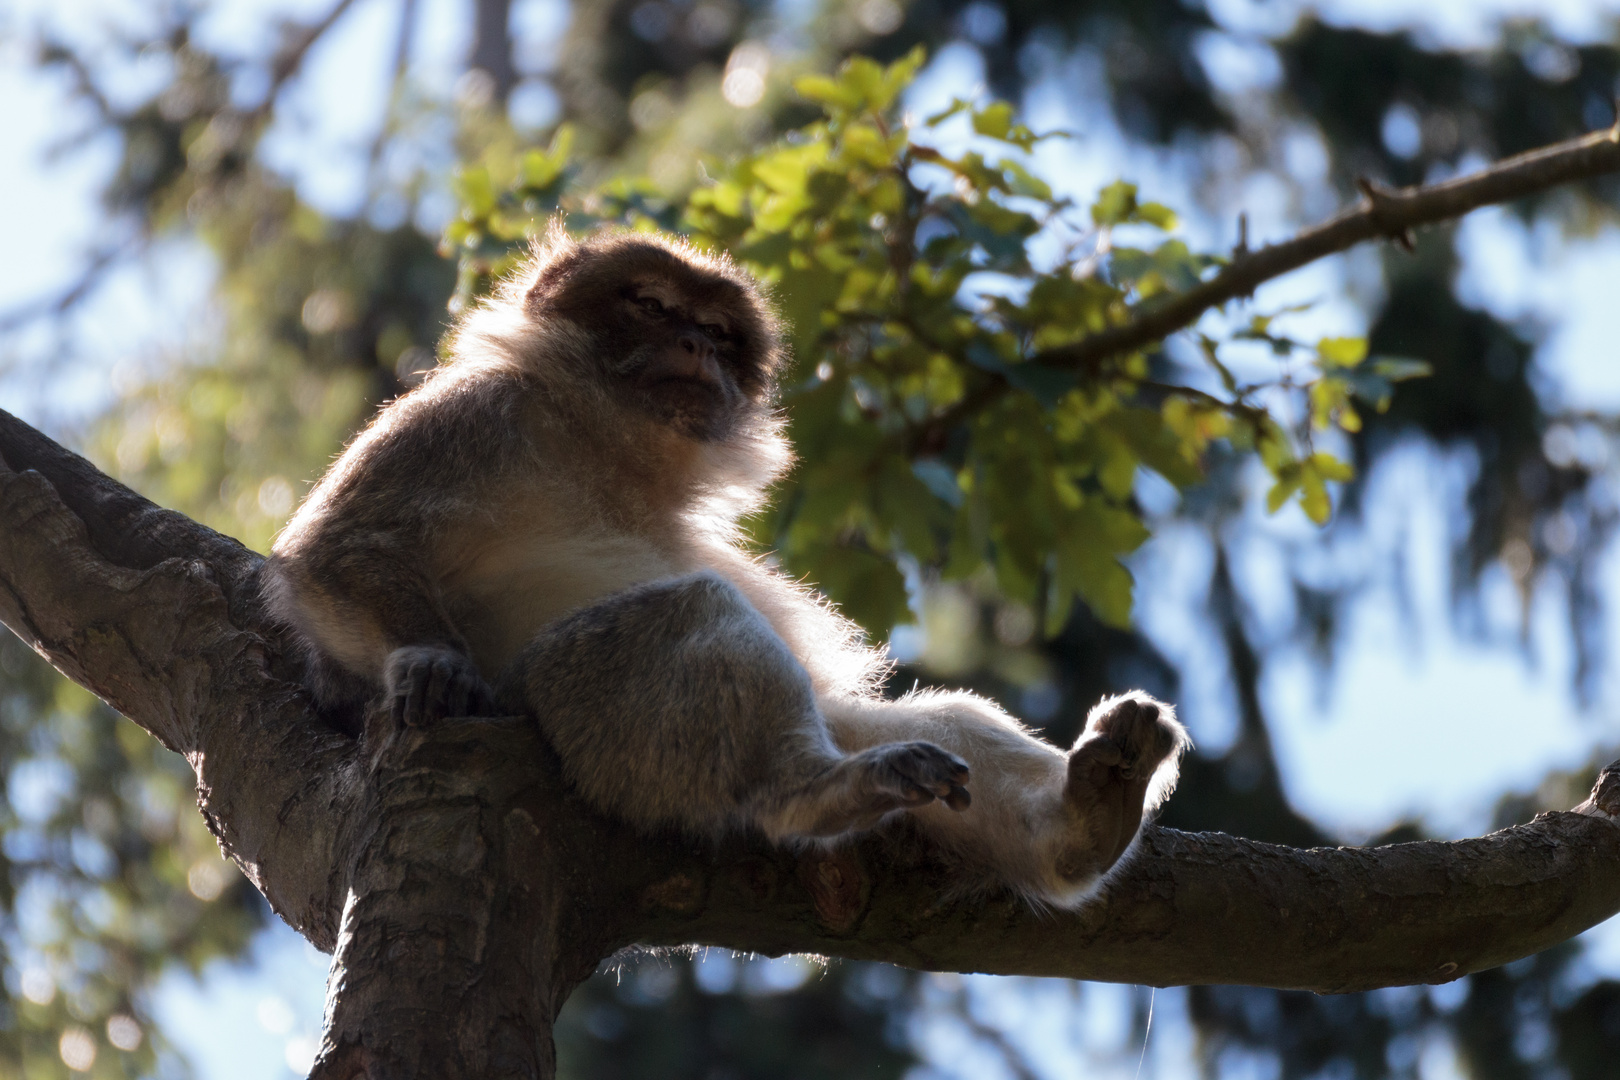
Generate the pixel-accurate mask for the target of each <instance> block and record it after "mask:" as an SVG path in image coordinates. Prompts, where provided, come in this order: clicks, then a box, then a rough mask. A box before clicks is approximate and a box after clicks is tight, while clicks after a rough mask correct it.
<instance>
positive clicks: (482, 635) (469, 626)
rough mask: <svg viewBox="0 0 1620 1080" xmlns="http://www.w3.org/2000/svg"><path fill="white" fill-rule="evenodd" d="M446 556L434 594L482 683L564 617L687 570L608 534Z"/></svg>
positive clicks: (537, 539)
mask: <svg viewBox="0 0 1620 1080" xmlns="http://www.w3.org/2000/svg"><path fill="white" fill-rule="evenodd" d="M447 555H449V558H448V559H447V560H446V562H447V565H446V566H445V567H444V568H443V570H442V571H441V574H440V587H441V588H442V590H443V595H444V598H445V602H446V605H447V606H448V607H449V609H450V611H449V614H450V617H451V619H452V620H453V621H454V622H455V623H456V627H457V629H459V630H460V631H461V632H462V634H463V635H464V636H465V637H466V638H467V643H468V644H469V645H470V646H471V647H472V653H473V659H474V661H476V662H477V664H478V668H479V670H480V671H481V672H482V673H483V674H484V676H485V677H486V678H493V677H494V675H495V673H496V672H498V671H500V670H501V668H503V667H505V666H506V663H507V662H508V661H509V660H511V659H512V657H514V656H515V655H517V653H518V651H519V650H521V649H522V648H523V647H524V646H525V645H527V644H528V643H529V641H530V640H532V639H533V638H534V635H535V634H536V633H537V632H538V631H539V630H540V629H541V628H542V627H544V626H546V625H547V624H549V623H552V622H555V621H556V620H557V619H560V618H561V617H562V616H564V615H567V614H568V613H569V612H571V611H577V610H578V609H580V608H582V607H586V606H588V605H590V604H592V603H595V602H596V601H598V600H601V599H603V598H604V597H607V596H610V595H612V594H613V593H616V592H619V591H621V590H623V589H627V588H629V587H630V586H632V585H636V584H640V583H641V582H645V581H654V580H657V579H658V578H663V577H669V576H671V575H674V574H680V573H684V572H686V570H688V569H689V568H688V567H686V566H683V565H681V564H680V561H679V560H677V559H675V558H672V557H671V556H670V555H668V554H667V553H665V552H661V551H659V550H658V549H656V548H655V547H653V546H652V545H651V544H649V543H646V542H645V541H641V540H639V539H636V538H634V537H626V536H623V535H612V534H604V535H584V536H574V537H567V538H558V537H547V536H544V535H539V536H536V535H530V536H526V537H518V538H513V539H512V540H509V541H506V542H501V543H494V544H487V543H486V544H483V545H479V546H477V547H476V548H472V549H468V548H463V549H462V551H461V552H460V553H459V556H460V557H459V558H458V557H457V555H458V553H457V552H454V551H451V552H447Z"/></svg>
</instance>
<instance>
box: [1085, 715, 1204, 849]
mask: <svg viewBox="0 0 1620 1080" xmlns="http://www.w3.org/2000/svg"><path fill="white" fill-rule="evenodd" d="M1185 742H1186V736H1185V734H1184V733H1183V731H1182V729H1181V725H1179V724H1177V723H1176V721H1175V719H1174V713H1173V712H1171V710H1170V708H1169V706H1167V705H1162V704H1160V703H1159V702H1157V701H1155V700H1154V699H1153V698H1151V697H1149V696H1148V695H1146V694H1143V693H1140V692H1135V693H1131V694H1127V695H1124V696H1121V697H1118V698H1113V699H1110V700H1108V701H1105V702H1103V703H1102V704H1101V705H1099V706H1097V708H1095V709H1093V710H1092V712H1091V716H1090V717H1089V718H1087V720H1086V730H1085V732H1084V733H1083V734H1082V735H1081V736H1080V738H1079V740H1078V741H1077V742H1076V743H1075V744H1074V749H1073V750H1071V751H1069V772H1068V778H1067V781H1066V783H1065V784H1064V787H1063V801H1064V803H1065V804H1066V806H1067V807H1068V809H1069V812H1070V815H1071V820H1072V821H1074V822H1075V824H1074V826H1073V833H1074V835H1073V836H1072V837H1071V839H1070V842H1069V843H1068V844H1066V845H1065V849H1066V850H1065V855H1064V857H1063V859H1062V860H1061V861H1062V862H1064V863H1065V864H1066V865H1065V866H1064V867H1063V869H1062V872H1063V873H1064V875H1065V876H1067V877H1074V878H1079V877H1084V876H1087V875H1094V874H1100V873H1102V872H1104V871H1106V870H1107V869H1108V868H1109V867H1111V866H1113V865H1114V863H1116V862H1118V861H1119V857H1120V856H1121V855H1123V854H1125V849H1126V848H1127V847H1129V846H1130V843H1131V841H1132V840H1134V839H1135V838H1136V832H1137V830H1138V829H1139V828H1140V827H1141V825H1142V815H1143V813H1144V812H1145V810H1146V805H1145V804H1146V801H1147V797H1148V787H1149V785H1150V784H1151V783H1152V782H1153V777H1154V774H1155V773H1156V772H1157V771H1158V769H1159V766H1160V765H1162V764H1164V762H1165V760H1166V759H1167V758H1170V757H1171V756H1172V755H1173V754H1176V753H1178V752H1179V751H1180V749H1181V747H1182V746H1183V745H1184V744H1185Z"/></svg>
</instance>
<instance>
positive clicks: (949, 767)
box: [849, 742, 973, 813]
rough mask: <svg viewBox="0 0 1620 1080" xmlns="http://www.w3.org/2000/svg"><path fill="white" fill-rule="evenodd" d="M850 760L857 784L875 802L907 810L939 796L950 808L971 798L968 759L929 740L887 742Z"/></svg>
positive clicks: (960, 806)
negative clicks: (862, 787) (856, 775)
mask: <svg viewBox="0 0 1620 1080" xmlns="http://www.w3.org/2000/svg"><path fill="white" fill-rule="evenodd" d="M849 764H850V765H851V766H853V767H854V768H856V769H858V770H859V771H860V773H861V775H860V778H859V780H858V781H857V784H858V785H859V786H864V787H865V788H866V792H865V794H866V795H867V796H868V797H869V798H870V799H871V800H872V802H873V803H874V805H877V804H889V805H885V806H884V809H883V813H887V812H888V811H890V810H910V809H913V808H915V807H918V806H924V805H926V804H928V803H931V802H933V801H934V800H935V799H939V800H941V801H942V802H944V803H945V805H946V806H949V807H950V808H951V809H952V810H966V809H967V808H968V806H969V805H970V804H971V803H972V802H973V797H972V796H971V795H969V794H968V790H967V787H966V786H965V785H966V784H967V782H968V777H969V771H968V764H967V762H965V761H963V760H962V759H961V758H959V757H957V756H956V755H955V754H953V753H950V752H949V751H947V750H942V749H940V748H939V747H937V746H935V745H934V744H933V743H929V742H905V743H887V744H885V745H883V746H874V747H872V748H871V749H870V750H866V751H863V752H861V753H859V754H856V755H855V756H854V757H853V758H852V759H850V761H849Z"/></svg>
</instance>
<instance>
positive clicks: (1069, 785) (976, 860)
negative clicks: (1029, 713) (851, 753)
mask: <svg viewBox="0 0 1620 1080" xmlns="http://www.w3.org/2000/svg"><path fill="white" fill-rule="evenodd" d="M822 708H823V712H824V714H825V715H826V717H827V720H828V722H829V724H830V726H831V729H832V732H833V736H834V738H835V739H836V740H837V742H838V744H839V745H840V746H843V747H845V748H847V749H850V750H860V749H861V748H863V747H881V746H883V745H884V744H889V743H894V742H897V741H899V740H926V741H927V742H928V743H930V744H932V745H936V746H939V747H943V748H944V749H945V750H947V751H949V752H950V753H952V754H955V755H956V756H958V757H960V758H961V759H962V760H964V761H966V762H967V763H968V765H969V766H970V767H971V768H972V770H973V806H972V809H970V810H969V811H968V812H966V813H963V814H953V813H950V812H949V811H948V810H947V809H945V808H944V807H943V806H937V805H924V806H920V807H918V808H916V809H915V811H914V820H915V821H916V822H917V824H918V825H919V826H921V828H922V829H923V831H925V832H926V833H928V834H929V835H930V836H931V837H932V838H933V839H934V840H935V841H936V842H937V843H939V844H940V846H941V847H942V848H943V849H944V850H945V851H946V852H948V853H950V854H951V855H952V856H953V857H954V861H955V862H956V864H957V865H958V866H959V867H960V868H961V870H962V875H961V881H962V882H963V885H964V887H965V888H969V889H972V888H978V887H989V886H993V885H1001V886H1006V887H1010V888H1012V889H1013V890H1015V891H1016V892H1018V893H1020V894H1022V895H1024V896H1026V897H1029V898H1030V899H1031V900H1034V901H1036V902H1039V903H1042V904H1051V905H1054V906H1058V907H1073V906H1075V905H1077V904H1079V903H1081V902H1082V901H1083V900H1084V899H1085V898H1086V897H1087V896H1089V895H1090V894H1091V893H1092V892H1093V891H1094V890H1095V888H1096V886H1097V884H1098V883H1099V882H1100V881H1101V880H1102V878H1103V876H1104V875H1105V874H1106V873H1107V872H1108V870H1109V869H1110V868H1111V867H1113V866H1114V865H1115V864H1116V863H1117V862H1118V861H1119V859H1120V857H1121V855H1122V854H1123V853H1124V852H1125V851H1127V850H1128V849H1129V846H1130V843H1131V841H1132V840H1133V839H1134V838H1135V836H1136V833H1137V830H1138V828H1139V827H1140V825H1141V822H1142V819H1143V817H1144V815H1145V814H1146V813H1148V812H1150V811H1151V810H1152V809H1154V808H1155V807H1157V806H1158V804H1159V803H1160V802H1161V801H1163V799H1164V797H1165V796H1166V795H1168V794H1169V791H1170V789H1171V788H1172V787H1173V786H1174V785H1175V775H1176V762H1177V758H1178V755H1179V752H1180V750H1181V749H1182V748H1183V747H1184V746H1185V745H1186V735H1185V732H1183V731H1182V729H1181V726H1180V725H1179V724H1177V723H1176V722H1175V719H1174V713H1173V711H1172V710H1171V709H1170V707H1169V706H1167V705H1160V704H1159V703H1158V702H1156V701H1154V700H1153V699H1152V698H1150V697H1148V696H1147V695H1145V694H1131V695H1126V696H1125V697H1122V698H1116V699H1112V700H1110V701H1105V702H1103V703H1102V704H1101V705H1099V706H1098V707H1097V708H1096V709H1094V710H1093V711H1092V714H1091V717H1090V719H1089V722H1088V724H1087V727H1086V730H1085V733H1084V734H1083V735H1082V736H1081V738H1080V740H1079V741H1078V742H1077V743H1076V745H1075V748H1074V749H1073V750H1071V751H1070V752H1068V753H1064V752H1063V751H1061V750H1059V749H1058V748H1057V747H1055V746H1053V745H1052V744H1051V743H1048V742H1046V741H1044V740H1042V739H1039V738H1036V737H1035V736H1034V735H1032V734H1031V733H1030V732H1029V731H1028V730H1026V729H1025V728H1024V726H1023V725H1022V724H1020V723H1018V721H1017V720H1015V719H1014V718H1013V717H1011V716H1009V715H1007V713H1005V712H1004V711H1002V710H1001V709H1000V708H998V707H997V706H996V705H995V703H994V702H991V701H988V700H986V699H984V698H981V697H978V696H977V695H974V694H969V693H963V692H939V691H923V692H921V693H914V694H908V695H906V696H904V697H902V698H900V699H899V700H896V701H879V700H872V699H866V698H842V699H839V698H834V699H829V700H827V701H824V702H822ZM947 805H948V804H947Z"/></svg>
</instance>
